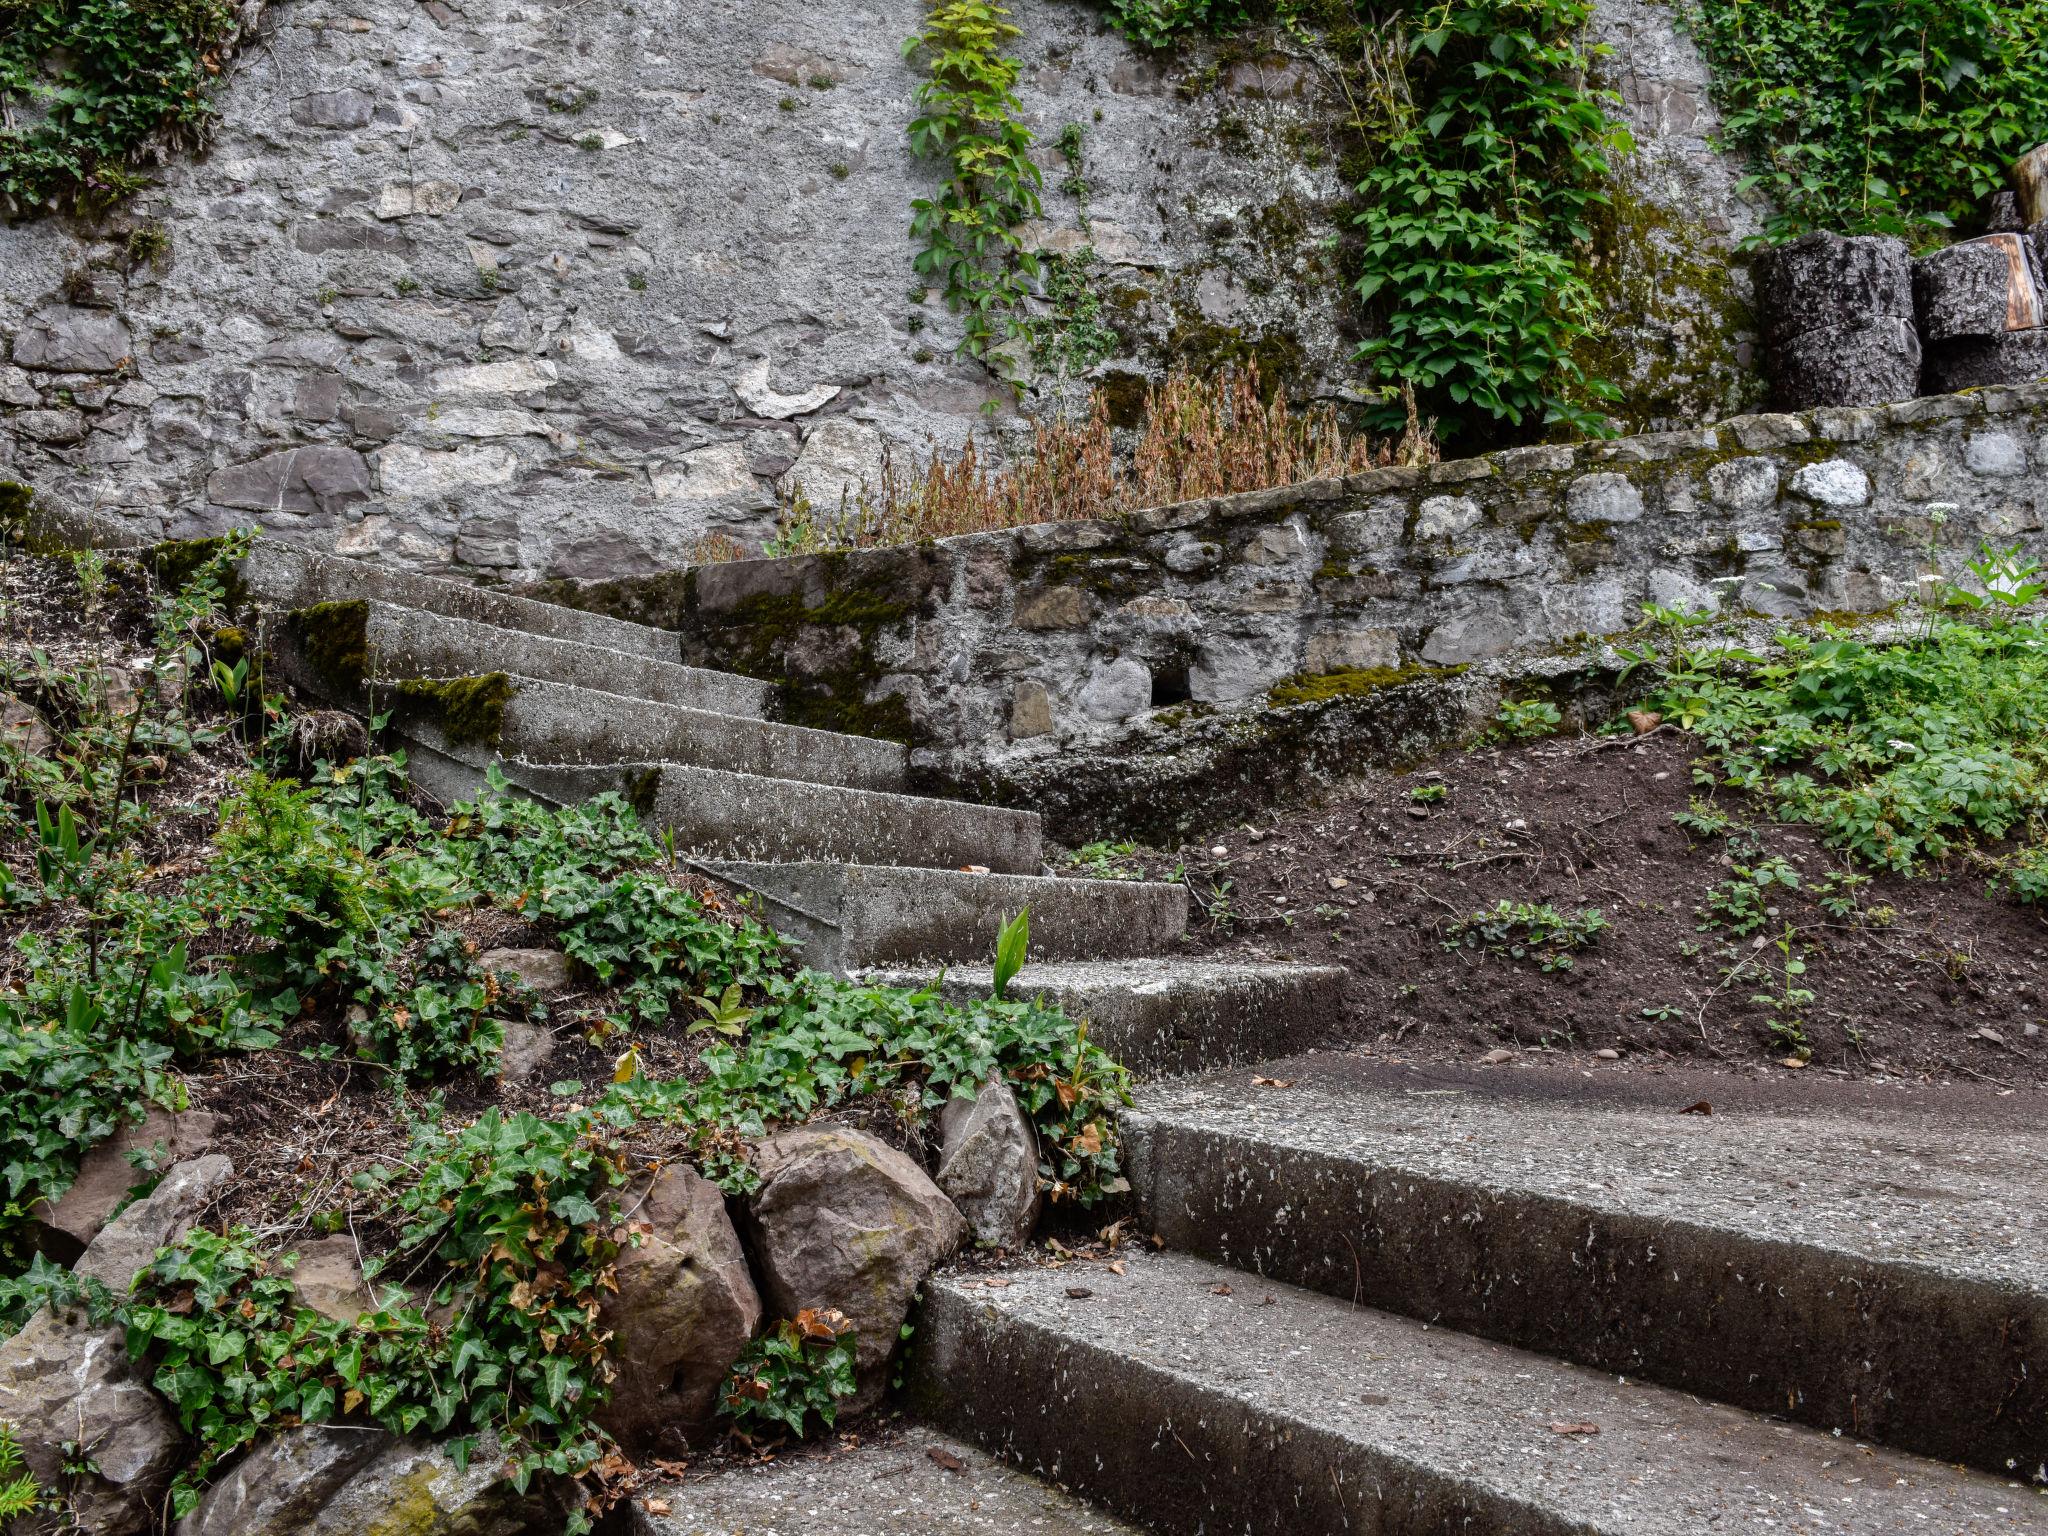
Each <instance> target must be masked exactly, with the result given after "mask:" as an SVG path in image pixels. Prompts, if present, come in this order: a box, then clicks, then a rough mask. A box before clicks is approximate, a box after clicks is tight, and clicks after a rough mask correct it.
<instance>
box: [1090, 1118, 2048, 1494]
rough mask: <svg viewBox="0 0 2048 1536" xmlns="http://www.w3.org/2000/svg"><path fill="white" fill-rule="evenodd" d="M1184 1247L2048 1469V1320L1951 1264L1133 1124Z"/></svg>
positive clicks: (1880, 1436) (1172, 1232)
mask: <svg viewBox="0 0 2048 1536" xmlns="http://www.w3.org/2000/svg"><path fill="white" fill-rule="evenodd" d="M1125 1137H1126V1143H1127V1145H1128V1147H1129V1149H1130V1165H1131V1166H1130V1178H1131V1182H1132V1185H1133V1191H1134V1198H1135V1199H1136V1201H1137V1202H1138V1208H1139V1213H1140V1221H1141V1224H1142V1226H1143V1228H1144V1229H1145V1230H1147V1231H1150V1232H1154V1233H1156V1234H1157V1235H1158V1236H1159V1237H1160V1238H1161V1239H1163V1240H1164V1241H1165V1242H1166V1243H1167V1244H1168V1246H1170V1247H1173V1248H1176V1249H1179V1250H1182V1251H1185V1252H1189V1253H1193V1254H1197V1255H1200V1256H1202V1257H1204V1258H1208V1259H1211V1260H1214V1261H1216V1262H1218V1263H1224V1264H1229V1265H1232V1266H1235V1267H1237V1268H1240V1269H1245V1270H1248V1271H1252V1272H1254V1273H1257V1274H1260V1275H1264V1276H1267V1277H1270V1278H1272V1279H1275V1280H1280V1281H1284V1282H1287V1283H1289V1284H1293V1285H1298V1286H1301V1287H1304V1288H1306V1289H1309V1290H1316V1291H1321V1292H1323V1293H1324V1294H1326V1295H1330V1296H1336V1297H1340V1298H1342V1299H1344V1300H1347V1301H1357V1302H1360V1303H1362V1304H1364V1305H1366V1306H1371V1307H1378V1308H1383V1309H1385V1310H1388V1311H1393V1312H1402V1313H1406V1314H1408V1315H1409V1316H1412V1317H1418V1318H1422V1319H1424V1320H1426V1321H1429V1322H1431V1323H1436V1324H1442V1325H1443V1326H1446V1327H1451V1328H1456V1329H1460V1330H1462V1331H1465V1332H1468V1333H1473V1334H1477V1335H1479V1336H1481V1337H1485V1338H1489V1339H1495V1340H1498V1341H1500V1342H1502V1343H1506V1344H1512V1345H1517V1346H1519V1347H1522V1348H1525V1349H1529V1350H1534V1351H1537V1352H1540V1353H1544V1354H1549V1355H1554V1356H1557V1357H1559V1358H1562V1359H1566V1360H1571V1361H1574V1362H1577V1363H1579V1364H1581V1365H1587V1366H1592V1367H1594V1368H1596V1369H1599V1370H1603V1371H1611V1372H1615V1373H1618V1374H1621V1375H1626V1376H1628V1377H1631V1378H1641V1379H1644V1380H1649V1381H1657V1382H1661V1383H1664V1384H1666V1385H1669V1386H1673V1387H1678V1388H1682V1389H1684V1390H1686V1391H1688V1392H1693V1393H1697V1394H1699V1395H1701V1396H1704V1397H1709V1398H1715V1399H1718V1400H1720V1401H1723V1402H1727V1403H1731V1404H1734V1405H1736V1406H1739V1407H1743V1408H1748V1409H1752V1410H1754V1411H1756V1412H1760V1413H1769V1414H1774V1415H1779V1416H1783V1417H1786V1418H1791V1419H1795V1420H1798V1421H1801V1422H1804V1423H1807V1424H1812V1425H1814V1426H1816V1427H1818V1428H1821V1429H1827V1430H1836V1429H1839V1430H1840V1431H1841V1432H1842V1433H1843V1434H1844V1435H1854V1436H1857V1437H1859V1438H1863V1439H1869V1440H1876V1441H1880V1442H1883V1443H1885V1444H1889V1445H1893V1446H1896V1447H1899V1448H1901V1449H1903V1450H1908V1451H1913V1452H1916V1453H1918V1454H1921V1455H1926V1456H1931V1457H1935V1458H1938V1459H1940V1460H1943V1461H1950V1462H1959V1463H1964V1464H1968V1465H1973V1466H1978V1467H1982V1468H1984V1469H1985V1470H1987V1471H1992V1472H1998V1473H2007V1474H2008V1475H2010V1474H2012V1473H2014V1472H2015V1471H2016V1473H2017V1475H2019V1476H2022V1477H2028V1476H2032V1475H2034V1473H2035V1470H2036V1469H2037V1468H2038V1467H2040V1466H2041V1464H2042V1462H2043V1460H2044V1458H2048V1306H2044V1305H2043V1302H2042V1300H2041V1299H2040V1298H2038V1297H2034V1296H2028V1295H2023V1294H2017V1293H2014V1292H2010V1291H2005V1290H2001V1289H1998V1288H1996V1287H1993V1286H1990V1285H1987V1284H1984V1283H1982V1282H1978V1281H1972V1280H1965V1279H1960V1278H1952V1277H1943V1276H1941V1275H1939V1274H1937V1273H1935V1272H1934V1271H1932V1270H1931V1269H1929V1270H1922V1269H1918V1268H1915V1267H1910V1266H1906V1265H1893V1264H1883V1263H1877V1262H1872V1261H1869V1260H1865V1259H1859V1258H1855V1257H1853V1256H1849V1255H1844V1254H1839V1253H1834V1252H1831V1251H1829V1250H1825V1249H1821V1248H1817V1247H1805V1246H1801V1245H1798V1244H1796V1243H1791V1242H1787V1243H1769V1242H1763V1241H1759V1240H1756V1239H1754V1238H1750V1237H1745V1236H1742V1235H1740V1234H1736V1233H1730V1232H1724V1231H1715V1230H1711V1229H1709V1228H1706V1227H1704V1226H1701V1227H1692V1226H1687V1225H1684V1224H1681V1223H1674V1222H1671V1221H1669V1220H1661V1219H1653V1218H1630V1217H1626V1216H1619V1215H1616V1214H1613V1213H1611V1212H1606V1211H1598V1212H1596V1211H1591V1210H1589V1209H1587V1208H1586V1207H1584V1206H1581V1205H1577V1204H1574V1203H1572V1202H1570V1201H1567V1200H1560V1199H1552V1198H1543V1197H1537V1196H1533V1195H1527V1194H1503V1193H1501V1192H1498V1191H1490V1190H1483V1189H1478V1188H1475V1187H1473V1186H1470V1185H1467V1184H1463V1183H1459V1182H1455V1181H1448V1180H1440V1179H1432V1178H1429V1177H1426V1176H1421V1175H1418V1174H1415V1173H1412V1172H1409V1171H1406V1170H1400V1171H1393V1172H1387V1173H1384V1174H1382V1175H1380V1176H1377V1177H1376V1176H1375V1174H1374V1170H1373V1169H1372V1168H1371V1166H1370V1164H1369V1159H1368V1158H1367V1157H1366V1156H1365V1155H1364V1154H1361V1155H1360V1157H1359V1159H1358V1160H1353V1159H1351V1158H1338V1157H1331V1156H1328V1155H1324V1154H1318V1153H1314V1152H1307V1151H1302V1150H1297V1149H1290V1148H1283V1147H1275V1146H1272V1145H1269V1144H1266V1143H1263V1142H1260V1141H1257V1140H1253V1139H1250V1138H1241V1137H1235V1136H1228V1135H1222V1134H1217V1133H1215V1132H1212V1131H1206V1130H1194V1129H1190V1128H1186V1127H1182V1126H1177V1125H1174V1124H1172V1123H1170V1122H1162V1121H1158V1120H1154V1119H1152V1118H1150V1117H1149V1116H1147V1115H1145V1114H1143V1113H1142V1112H1140V1113H1135V1114H1132V1115H1130V1116H1128V1117H1127V1118H1126V1121H1125Z"/></svg>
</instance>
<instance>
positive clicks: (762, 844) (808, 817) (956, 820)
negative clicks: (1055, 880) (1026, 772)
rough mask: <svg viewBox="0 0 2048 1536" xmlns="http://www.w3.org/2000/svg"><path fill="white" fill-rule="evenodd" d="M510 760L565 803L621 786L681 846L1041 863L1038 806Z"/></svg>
mask: <svg viewBox="0 0 2048 1536" xmlns="http://www.w3.org/2000/svg"><path fill="white" fill-rule="evenodd" d="M503 767H504V771H505V775H506V777H507V778H509V779H510V780H511V781H512V782H513V783H514V784H516V785H518V786H519V787H520V788H522V789H525V790H527V791H528V792H529V793H532V794H535V795H538V796H540V797H541V798H542V799H545V800H551V801H554V802H555V803H557V804H561V805H572V804H575V803H576V802H578V801H582V800H587V799H589V798H590V797H591V796H592V795H595V794H600V793H602V792H604V791H606V790H616V791H618V792H619V793H621V794H624V795H625V796H626V797H627V798H628V799H629V800H631V801H632V802H633V804H634V806H635V807H636V808H637V809H638V810H639V812H640V814H641V815H642V816H643V817H644V818H646V819H647V820H649V821H651V822H653V823H654V824H655V825H656V826H661V827H669V828H672V829H673V830H674V832H675V834H676V845H677V847H679V848H686V849H688V850H690V851H691V852H693V853H699V854H704V855H708V856H715V857H719V858H729V859H747V860H755V861H772V860H776V859H837V860H844V861H846V862H848V863H853V864H901V865H915V866H923V867H930V868H938V869H958V868H959V867H960V866H962V865H964V864H983V865H986V866H987V867H988V868H990V869H992V870H994V871H996V872H998V873H1008V874H1022V875H1028V874H1035V873H1036V872H1037V871H1038V870H1039V868H1040V867H1041V855H1040V839H1039V829H1038V817H1037V816H1036V815H1035V814H1033V813H1032V812H1030V811H1011V810H1004V809H1001V808H1000V807H997V806H989V805H970V804H967V803H966V802H964V801H958V800H928V799H924V798H922V797H919V796H915V795H895V794H886V793H883V792H881V791H878V790H869V789H844V788H841V787H839V786H838V785H830V784H801V783H796V782H794V781H792V780H789V779H770V778H761V777H758V776H756V775H754V774H747V773H726V772H722V771H720V770H718V769H716V768H690V767H685V766H683V765H681V764H677V763H626V764H620V765H603V766H598V765H583V766H578V765H553V764H537V763H529V762H510V763H506V764H504V765H503ZM472 772H474V770H472ZM464 792H465V793H467V792H468V791H467V790H465V791H464Z"/></svg>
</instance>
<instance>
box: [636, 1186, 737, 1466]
mask: <svg viewBox="0 0 2048 1536" xmlns="http://www.w3.org/2000/svg"><path fill="white" fill-rule="evenodd" d="M626 1220H627V1222H628V1223H629V1224H630V1225H632V1226H633V1227H634V1228H635V1229H636V1230H638V1231H639V1232H640V1234H641V1236H640V1241H639V1242H638V1243H637V1244H633V1245H630V1246H627V1247H624V1248H621V1249H620V1250H619V1258H618V1265H617V1276H618V1287H619V1288H618V1291H617V1293H616V1294H615V1295H612V1296H609V1297H607V1298H606V1300H605V1307H604V1319H603V1320H604V1323H605V1326H607V1327H609V1328H610V1329H611V1330H612V1360H613V1363H614V1364H615V1365H616V1366H617V1367H618V1371H619V1374H618V1378H617V1379H616V1380H615V1381H614V1382H613V1383H612V1399H611V1402H610V1403H609V1404H608V1405H607V1406H606V1407H605V1409H604V1412H603V1413H602V1415H600V1417H599V1423H601V1424H602V1425H603V1426H604V1427H605V1428H606V1429H608V1430H610V1431H611V1433H612V1434H614V1435H616V1436H617V1437H618V1438H619V1439H620V1440H621V1441H622V1442H623V1443H625V1444H626V1445H627V1446H629V1447H632V1448H634V1449H647V1448H652V1447H657V1446H659V1447H665V1448H668V1449H671V1450H673V1449H679V1448H680V1447H681V1445H682V1443H683V1442H684V1441H686V1440H687V1439H688V1438H689V1437H690V1436H692V1435H695V1434H697V1433H699V1432H700V1431H702V1430H703V1429H704V1427H705V1426H706V1425H708V1424H709V1423H710V1422H711V1418H712V1415H713V1414H714V1413H715V1412H716V1411H717V1407H718V1391H719V1388H720V1387H721V1386H722V1385H723V1384H724V1382H725V1378H726V1377H727V1376H728V1375H730V1374H731V1372H732V1365H733V1362H734V1361H735V1360H737V1359H738V1358H739V1356H740V1351H741V1350H743V1349H745V1348H746V1346H747V1341H748V1340H749V1339H750V1338H752V1337H753V1335H754V1329H755V1327H756V1325H758V1324H759V1322H760V1321H761V1299H760V1297H759V1296H758V1295H757V1294H756V1293H755V1290H754V1282H753V1279H752V1277H751V1275H750V1274H749V1273H748V1270H747V1258H746V1255H745V1254H744V1253H743V1252H742V1251H741V1249H740V1239H739V1234H738V1233H737V1232H735V1231H734V1230H733V1225H732V1219H731V1218H730V1217H729V1216H727V1215H726V1212H725V1198H724V1196H722V1195H721V1194H719V1192H718V1189H717V1186H715V1185H713V1184H712V1183H710V1182H709V1181H708V1180H706V1179H702V1178H699V1177H698V1176H697V1175H696V1174H695V1173H693V1172H691V1171H690V1170H689V1169H687V1168H682V1167H669V1168H664V1169H663V1170H662V1171H661V1172H660V1173H658V1174H656V1175H655V1176H654V1178H653V1180H652V1181H651V1183H650V1184H649V1185H648V1187H647V1188H646V1189H644V1190H641V1191H636V1198H635V1199H633V1200H630V1201H628V1202H626Z"/></svg>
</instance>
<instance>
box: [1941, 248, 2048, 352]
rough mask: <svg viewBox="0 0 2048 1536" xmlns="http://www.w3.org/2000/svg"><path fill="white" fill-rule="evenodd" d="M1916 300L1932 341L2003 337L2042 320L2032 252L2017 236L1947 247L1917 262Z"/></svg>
mask: <svg viewBox="0 0 2048 1536" xmlns="http://www.w3.org/2000/svg"><path fill="white" fill-rule="evenodd" d="M1913 303H1914V308H1915V310H1916V311H1917V312H1918V315H1919V319H1920V335H1921V337H1922V338H1923V339H1924V340H1926V341H1930V342H1937V341H1953V340H1955V339H1957V338H1958V337H1965V336H1969V337H1982V336H2002V335H2004V334H2005V333H2006V332H2007V331H2020V330H2030V329H2032V328H2033V327H2034V326H2037V325H2039V324H2040V323H2041V320H2042V312H2041V294H2040V289H2039V284H2038V281H2037V274H2036V272H2035V270H2034V263H2033V258H2032V252H2031V250H2030V248H2029V247H2028V244H2027V242H2026V241H2024V240H2022V239H2021V238H2020V237H2019V236H2018V235H1990V236H1987V237H1985V238H1984V239H1981V240H1965V241H1964V242H1962V243H1961V244H1960V245H1950V246H1944V247H1943V248H1942V249H1940V250H1938V251H1934V252H1932V253H1930V254H1928V255H1926V256H1923V257H1921V258H1920V259H1919V260H1918V261H1916V262H1914V263H1913Z"/></svg>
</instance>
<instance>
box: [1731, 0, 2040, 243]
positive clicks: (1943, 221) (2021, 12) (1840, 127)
mask: <svg viewBox="0 0 2048 1536" xmlns="http://www.w3.org/2000/svg"><path fill="white" fill-rule="evenodd" d="M1692 11H1693V23H1694V30H1695V32H1696V33H1697V34H1698V36H1699V39H1700V43H1701V47H1702V49H1703V50H1704V52H1705V53H1706V56H1707V59H1708V62H1709V64H1710V65H1711V66H1712V68H1713V72H1714V84H1715V92H1716V95H1717V96H1718V97H1719V98H1720V101H1721V104H1722V111H1723V120H1724V124H1725V130H1726V134H1727V139H1728V142H1729V143H1730V144H1732V145H1733V146H1735V147H1737V148H1739V149H1741V150H1742V151H1743V152H1744V153H1745V154H1747V155H1748V156H1749V158H1750V161H1751V164H1752V166H1753V171H1752V174H1751V176H1750V177H1749V179H1748V182H1747V185H1752V186H1760V187H1761V188H1762V190H1763V191H1764V193H1765V194H1766V195H1767V196H1768V198H1769V199H1770V202H1771V204H1772V206H1773V208H1774V210H1775V211H1774V212H1773V214H1772V215H1771V217H1770V219H1769V221H1768V225H1767V230H1768V234H1769V237H1770V238H1771V239H1774V240H1782V239H1789V238H1791V237H1792V236H1794V235H1799V234H1803V233H1805V232H1806V231H1808V230H1812V229H1832V230H1839V231H1842V232H1845V233H1850V234H1895V235H1904V236H1906V237H1908V238H1910V239H1914V240H1916V241H1925V240H1928V239H1931V238H1935V237H1936V235H1937V232H1938V231H1939V230H1941V229H1944V228H1946V227H1947V226H1949V225H1951V224H1953V223H1955V222H1957V221H1959V220H1963V219H1966V218H1968V217H1969V216H1971V215H1972V214H1973V213H1974V212H1975V211H1976V209H1977V208H1978V206H1979V205H1980V204H1981V203H1982V202H1983V200H1984V198H1985V197H1986V196H1987V195H1988V194H1989V193H1991V192H1993V191H1996V190H1997V189H1998V188H2000V187H2002V186H2004V185H2005V167H2006V165H2007V163H2008V162H2010V161H2011V160H2012V159H2014V158H2015V157H2016V156H2018V155H2019V154H2020V153H2022V152H2023V151H2025V150H2027V149H2028V148H2030V147H2032V146H2033V145H2034V144H2036V143H2038V142H2039V141H2040V140H2041V138H2042V135H2043V133H2044V132H2048V3H2044V0H1785V3H1782V4H1774V5H1758V4H1756V3H1754V0H1692Z"/></svg>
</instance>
